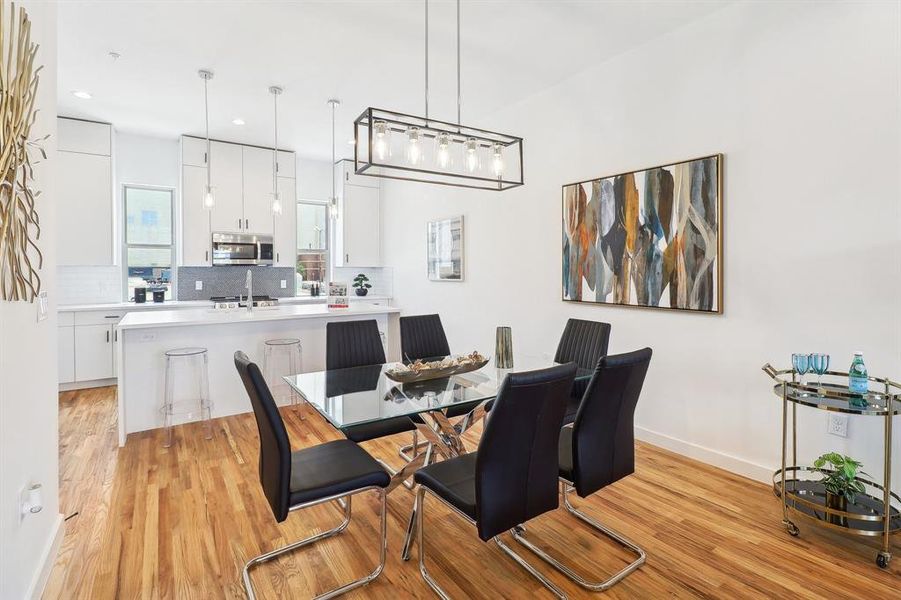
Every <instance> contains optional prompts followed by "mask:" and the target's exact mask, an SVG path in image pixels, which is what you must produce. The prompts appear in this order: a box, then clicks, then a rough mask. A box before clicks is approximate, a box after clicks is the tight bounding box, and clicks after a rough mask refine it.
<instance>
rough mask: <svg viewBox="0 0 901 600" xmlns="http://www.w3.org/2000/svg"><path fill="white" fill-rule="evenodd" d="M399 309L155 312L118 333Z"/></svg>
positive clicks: (140, 314)
mask: <svg viewBox="0 0 901 600" xmlns="http://www.w3.org/2000/svg"><path fill="white" fill-rule="evenodd" d="M399 312H400V309H399V308H393V307H389V306H380V305H376V304H366V303H363V302H355V303H353V304H351V305H350V307H348V308H337V309H329V308H328V307H327V306H325V305H323V304H312V305H310V304H300V305H298V304H294V305H288V306H285V305H282V306H276V307H261V308H254V309H253V312H252V313H248V312H247V309H243V308H237V309H233V310H216V309H213V308H191V309H179V310H153V311H137V312H130V313H128V314H127V315H125V317H124V318H123V319H122V320H121V321H119V325H118V329H120V330H127V329H151V328H158V327H184V326H188V325H222V324H228V323H255V322H263V321H280V320H291V319H321V318H323V317H326V318H335V317H342V316H348V317H352V316H360V315H384V314H390V313H399Z"/></svg>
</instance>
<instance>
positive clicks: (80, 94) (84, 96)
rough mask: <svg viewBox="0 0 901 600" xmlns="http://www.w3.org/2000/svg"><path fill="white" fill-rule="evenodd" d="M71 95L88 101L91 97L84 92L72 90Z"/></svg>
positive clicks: (88, 93)
mask: <svg viewBox="0 0 901 600" xmlns="http://www.w3.org/2000/svg"><path fill="white" fill-rule="evenodd" d="M72 95H73V96H75V97H76V98H81V99H82V100H90V99H91V98H92V97H93V96H91V93H90V92H86V91H84V90H73V91H72Z"/></svg>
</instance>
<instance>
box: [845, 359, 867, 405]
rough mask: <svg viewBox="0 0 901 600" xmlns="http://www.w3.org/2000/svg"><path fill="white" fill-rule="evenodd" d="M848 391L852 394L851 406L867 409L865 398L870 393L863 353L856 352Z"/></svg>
mask: <svg viewBox="0 0 901 600" xmlns="http://www.w3.org/2000/svg"><path fill="white" fill-rule="evenodd" d="M848 391H849V392H851V394H852V396H853V397H852V398H851V401H850V402H851V406H857V407H865V406H866V405H867V401H866V399H865V398H864V396H866V395H867V392H868V391H869V386H868V385H867V366H866V365H865V364H864V362H863V352H855V353H854V360H853V361H852V362H851V368H850V369H849V370H848Z"/></svg>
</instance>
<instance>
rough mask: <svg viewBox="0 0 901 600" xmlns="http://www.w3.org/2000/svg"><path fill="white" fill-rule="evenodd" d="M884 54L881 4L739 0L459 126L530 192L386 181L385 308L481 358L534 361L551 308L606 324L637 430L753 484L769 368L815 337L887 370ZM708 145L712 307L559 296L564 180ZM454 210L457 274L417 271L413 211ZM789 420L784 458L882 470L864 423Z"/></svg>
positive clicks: (894, 18)
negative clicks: (720, 238) (624, 367)
mask: <svg viewBox="0 0 901 600" xmlns="http://www.w3.org/2000/svg"><path fill="white" fill-rule="evenodd" d="M601 30H602V28H601V29H599V31H601ZM899 47H901V44H899V8H898V5H897V4H896V3H859V2H855V3H839V2H830V3H806V2H804V3H800V2H782V3H775V2H769V3H754V4H752V3H738V4H735V5H732V6H729V7H726V8H724V9H722V10H720V11H717V12H716V13H714V14H712V15H710V16H709V17H707V18H705V19H704V20H702V21H698V22H696V23H693V24H691V25H689V26H687V27H685V28H683V29H681V30H678V31H675V32H673V33H671V34H669V35H667V36H665V37H662V38H659V39H657V40H654V41H652V42H650V43H648V44H646V45H644V46H642V47H640V48H638V49H636V50H634V51H631V52H629V53H626V54H623V55H621V56H619V57H616V58H614V59H612V60H610V61H608V62H605V63H602V64H598V65H597V66H595V67H593V68H592V69H590V70H588V71H585V72H583V73H581V74H580V75H578V76H576V77H573V78H571V79H569V80H566V81H564V82H562V83H561V84H559V85H557V86H554V87H552V88H550V89H547V90H545V91H544V92H542V93H540V94H537V95H535V96H532V97H529V98H527V99H524V100H523V101H522V102H520V103H518V104H516V105H514V106H512V107H509V108H508V109H507V110H505V111H503V112H501V113H499V114H497V115H494V116H492V117H490V118H487V119H485V120H484V121H480V122H479V123H473V125H483V126H485V127H486V128H488V129H492V130H496V131H505V132H509V133H513V134H517V135H522V136H523V137H524V138H525V181H526V185H525V186H524V187H522V188H519V189H517V190H513V191H509V192H504V193H500V194H498V193H494V192H478V191H475V192H474V191H469V190H453V189H446V188H443V187H441V186H425V185H419V184H412V183H404V182H392V181H389V180H385V181H384V186H383V190H384V192H383V198H384V200H383V207H384V211H385V214H384V224H385V232H384V235H383V239H384V240H385V241H384V243H385V264H386V265H390V266H393V267H394V278H395V285H394V295H395V298H396V304H397V305H398V306H400V307H402V308H403V309H405V311H407V312H414V313H415V312H420V311H422V312H426V311H438V312H440V313H441V316H442V320H443V321H444V323H445V328H446V329H447V331H448V336H449V338H450V342H451V346H452V348H454V349H455V350H457V351H469V350H471V349H473V348H478V349H480V350H482V351H483V352H485V351H490V350H491V349H492V348H493V336H494V328H495V326H497V325H502V324H503V325H512V326H513V339H514V349H515V350H517V351H521V352H524V353H528V354H533V355H541V354H544V355H545V356H547V357H550V356H552V354H553V351H554V349H555V346H556V341H557V339H558V338H559V335H560V332H561V331H562V329H563V325H564V323H565V321H566V319H567V318H568V317H579V318H586V319H596V320H603V321H608V322H610V323H611V324H612V326H613V331H612V337H611V352H614V353H616V352H623V351H628V350H633V349H636V348H640V347H643V346H651V347H652V348H653V349H654V358H653V361H652V364H651V369H650V372H649V374H648V380H647V384H646V387H645V392H644V394H643V396H642V399H641V402H640V403H639V410H638V415H637V423H638V426H639V432H640V434H641V435H643V436H644V437H645V438H647V439H651V440H653V441H654V442H655V443H658V444H661V445H667V446H669V447H672V448H675V449H677V450H679V451H680V452H683V453H687V454H690V455H694V456H697V457H699V458H701V459H703V460H706V461H709V462H712V463H715V464H719V465H721V466H724V467H726V468H729V469H732V470H734V471H737V472H741V473H745V474H747V475H750V476H753V477H757V478H760V479H763V478H765V477H766V476H767V473H769V472H770V471H771V470H772V469H773V467H774V466H775V465H777V464H778V462H779V449H778V448H779V423H780V416H781V403H780V402H779V401H778V400H777V398H776V397H775V396H774V395H773V393H772V391H771V385H770V380H769V378H768V377H767V376H766V375H765V374H764V373H762V372H761V370H760V367H761V366H762V365H763V364H764V363H765V362H768V361H772V362H773V363H774V364H776V365H777V366H779V367H787V366H789V362H790V360H789V359H790V353H791V352H793V351H794V352H797V351H803V352H816V351H820V352H828V353H830V354H831V355H832V357H833V365H834V368H835V369H836V370H844V369H847V368H848V366H849V364H850V360H851V353H852V351H854V350H858V349H859V350H863V351H864V352H865V356H866V359H867V364H868V366H869V368H870V372H871V373H872V374H877V375H883V376H894V377H895V379H897V378H898V377H901V360H899V350H901V342H899V336H898V334H899V317H898V316H897V315H898V311H897V297H898V295H899V293H901V279H899V277H898V275H899V271H901V268H899V259H898V256H899V251H901V234H899V217H901V214H899V204H901V202H899V200H901V198H899V195H901V194H899V193H901V183H899V171H898V166H899V164H901V153H899V126H901V122H899V72H901V57H899ZM499 85H502V80H501V81H499ZM468 93H470V94H471V93H477V90H470V91H469V92H468ZM436 117H437V118H440V115H436ZM463 120H464V122H466V118H465V110H464V119H463ZM715 152H722V153H724V154H725V177H724V180H725V194H724V213H725V216H724V222H725V233H724V241H725V256H724V266H725V276H724V278H725V301H724V306H725V314H724V315H722V316H711V315H700V314H690V313H687V312H685V313H674V312H670V311H654V310H643V309H635V308H631V309H630V308H623V307H607V306H597V305H587V304H586V305H575V304H571V303H564V302H562V301H561V300H560V297H561V277H562V276H561V247H560V246H561V241H560V240H561V223H560V219H561V185H563V184H566V183H569V182H574V181H580V180H585V179H590V178H593V177H598V176H603V175H609V174H613V173H619V172H623V171H628V170H633V169H640V168H643V167H649V166H654V165H658V164H665V163H668V162H675V161H678V160H682V159H687V158H692V157H695V156H701V155H706V154H711V153H715ZM454 214H463V215H465V217H466V231H465V236H466V275H465V276H466V281H465V282H464V283H432V282H429V281H428V280H427V277H426V260H425V227H426V222H427V221H428V220H430V219H434V218H438V217H444V216H448V215H454ZM801 418H802V421H801V422H802V426H801V432H802V435H801V440H800V446H801V453H800V454H801V456H800V460H801V461H804V462H807V461H810V460H811V459H812V458H813V457H815V456H816V455H818V454H819V453H821V452H824V451H826V450H831V449H836V450H840V451H843V452H847V453H850V454H852V455H854V456H857V457H860V458H861V459H863V461H864V463H865V465H866V470H867V471H868V472H870V473H871V474H873V475H874V476H877V478H880V479H881V477H880V475H881V469H882V453H881V449H880V445H879V444H880V441H881V439H882V436H881V431H882V429H881V425H882V424H881V423H877V422H873V421H875V419H874V420H873V421H871V422H861V421H860V419H859V418H858V419H852V422H851V424H850V427H849V432H850V437H849V439H848V440H843V439H841V438H836V437H833V436H826V434H825V433H824V429H825V417H824V414H822V413H816V412H814V411H812V410H801ZM898 433H899V435H898V436H897V437H896V440H897V441H896V444H895V447H896V451H897V449H899V448H901V443H899V442H901V431H899V432H898ZM896 456H898V455H897V454H896ZM896 467H897V468H896V469H895V476H894V477H895V482H896V483H895V485H894V486H893V487H895V488H896V489H899V488H901V460H899V461H896Z"/></svg>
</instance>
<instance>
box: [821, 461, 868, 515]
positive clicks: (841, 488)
mask: <svg viewBox="0 0 901 600" xmlns="http://www.w3.org/2000/svg"><path fill="white" fill-rule="evenodd" d="M827 464H828V465H829V468H827V467H826V465H827ZM813 466H814V468H815V469H816V470H817V471H819V472H820V473H822V474H823V478H822V479H821V480H820V483H822V484H823V486H824V487H825V488H826V492H827V493H829V494H832V495H833V496H844V497H845V498H846V499H847V501H848V502H851V503H853V502H854V495H855V494H862V493H864V492H865V491H866V488H865V487H864V484H863V482H862V481H860V480H859V479H858V478H857V476H858V475H866V473H864V472H863V471H861V470H860V467H862V466H863V465H862V464H861V463H860V462H858V461H856V460H854V459H853V458H851V457H850V456H842V455H841V454H839V453H838V452H827V453H826V454H823V455H822V456H820V457H819V458H818V459H816V460H815V461H813Z"/></svg>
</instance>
